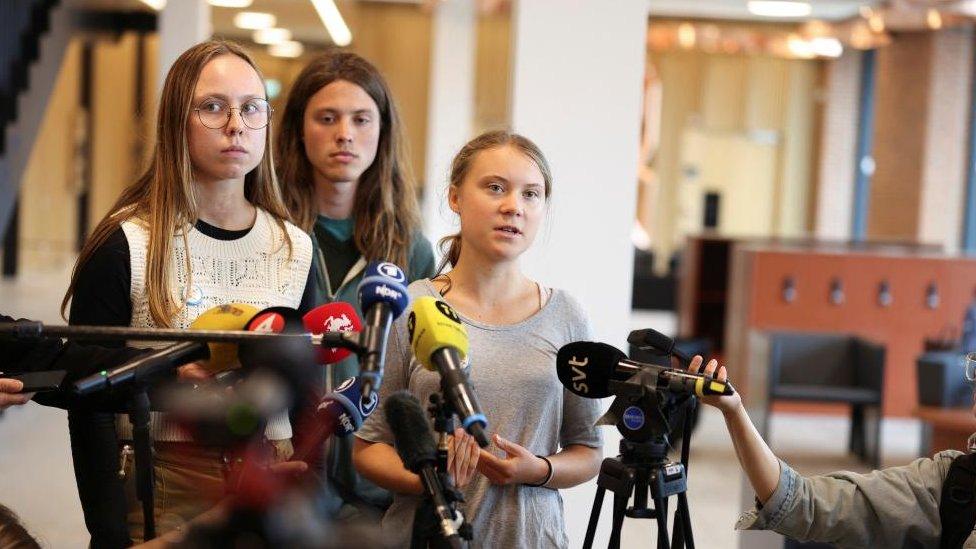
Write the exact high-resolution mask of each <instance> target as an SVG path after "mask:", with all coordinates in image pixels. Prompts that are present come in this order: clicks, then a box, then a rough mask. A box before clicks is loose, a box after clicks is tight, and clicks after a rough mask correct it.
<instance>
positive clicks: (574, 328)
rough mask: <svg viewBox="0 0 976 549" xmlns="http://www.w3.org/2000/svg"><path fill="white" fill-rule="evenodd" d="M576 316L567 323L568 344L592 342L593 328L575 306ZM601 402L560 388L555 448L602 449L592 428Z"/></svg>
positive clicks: (594, 428) (594, 425)
mask: <svg viewBox="0 0 976 549" xmlns="http://www.w3.org/2000/svg"><path fill="white" fill-rule="evenodd" d="M574 307H575V308H576V311H574V314H576V315H577V317H578V318H577V319H576V321H575V322H572V323H571V324H570V332H569V341H588V340H591V339H593V326H592V325H591V324H590V319H589V317H588V316H587V315H586V312H585V311H583V309H582V307H580V306H579V305H577V304H575V302H574ZM602 402H603V400H596V399H592V398H583V397H581V396H578V395H574V394H573V393H572V392H570V391H568V390H566V389H563V422H562V425H560V426H559V445H560V446H562V447H563V448H565V447H567V446H570V445H572V444H581V445H583V446H589V447H591V448H600V447H601V446H603V439H602V437H601V436H600V431H599V430H598V429H597V427H596V422H597V420H598V419H600V415H601V413H602V411H603V406H602V405H601V404H602Z"/></svg>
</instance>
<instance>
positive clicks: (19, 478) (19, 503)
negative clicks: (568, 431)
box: [0, 269, 918, 549]
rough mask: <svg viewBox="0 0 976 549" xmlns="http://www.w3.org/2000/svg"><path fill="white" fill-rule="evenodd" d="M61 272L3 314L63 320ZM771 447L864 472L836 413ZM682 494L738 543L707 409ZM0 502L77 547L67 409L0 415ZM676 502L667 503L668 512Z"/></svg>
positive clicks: (699, 527)
mask: <svg viewBox="0 0 976 549" xmlns="http://www.w3.org/2000/svg"><path fill="white" fill-rule="evenodd" d="M67 279H68V270H67V269H65V270H64V271H63V272H58V273H51V274H41V275H32V276H30V277H22V278H20V279H17V280H12V281H11V280H6V281H2V280H0V311H2V312H4V313H5V314H11V315H13V316H24V317H29V318H35V319H39V320H43V321H46V322H60V319H59V318H58V316H57V307H58V305H59V303H60V299H61V291H62V289H63V288H65V287H66V282H67ZM632 326H633V327H634V328H638V327H639V328H655V329H658V330H659V331H662V332H664V333H672V332H673V331H674V326H675V320H674V316H673V315H670V314H646V313H640V314H636V315H635V316H634V318H633V322H632ZM772 431H773V433H772V439H773V440H772V442H773V444H772V446H773V448H774V450H775V451H776V452H777V454H778V455H779V456H780V457H782V458H784V459H786V460H787V461H788V462H790V463H791V464H792V465H793V466H794V467H795V468H796V469H798V470H799V471H801V472H803V473H819V472H826V471H830V470H835V469H840V468H846V469H852V470H863V469H864V468H863V467H862V466H861V465H860V464H858V463H857V462H856V461H854V460H852V459H850V458H848V457H847V456H846V455H845V450H844V449H845V445H846V431H847V420H846V419H845V418H839V417H818V416H799V415H782V414H781V415H777V416H775V417H774V418H773V423H772ZM615 435H616V431H612V430H607V431H606V432H605V437H606V439H605V440H606V443H607V445H606V448H607V453H608V455H611V454H614V453H616V452H615V451H616V447H617V441H618V440H619V437H617V436H615ZM883 444H884V447H885V451H884V456H885V464H886V465H895V464H901V463H906V462H908V461H910V460H911V459H912V458H913V457H914V456H915V452H916V449H917V447H918V425H917V424H916V423H915V422H913V421H903V420H889V421H887V422H886V423H885V427H884V434H883ZM689 472H690V475H689V486H688V499H689V507H690V510H691V516H692V524H693V527H692V528H693V532H694V535H695V541H696V545H697V546H698V547H702V548H709V549H711V548H715V549H732V548H739V547H740V545H739V537H738V535H737V533H736V532H735V531H734V530H733V528H732V527H733V525H734V523H735V519H736V517H737V516H738V514H739V512H740V510H741V509H740V501H741V500H742V477H741V474H740V472H739V468H738V464H737V462H736V459H735V454H734V453H733V450H732V446H731V443H730V442H729V439H728V435H727V434H726V431H725V425H724V422H723V421H722V418H721V416H720V415H719V414H718V413H717V412H715V411H714V410H711V409H708V410H706V411H705V413H704V416H703V417H702V421H701V423H700V425H699V428H698V430H697V431H696V434H695V437H694V440H693V443H692V454H691V463H690V466H689ZM594 491H595V485H594V484H593V483H592V482H591V483H588V484H587V485H584V486H580V487H577V488H574V489H572V490H567V491H564V492H563V498H564V500H565V506H566V516H567V528H568V531H569V534H570V539H571V546H573V547H579V546H580V545H581V544H582V539H583V533H584V532H585V530H586V522H587V518H588V516H589V510H590V507H591V504H592V501H593V494H594ZM0 502H2V503H4V504H6V505H8V506H10V507H12V508H13V509H14V510H15V511H16V512H17V513H18V514H20V516H21V518H22V519H23V520H24V521H25V522H26V523H27V525H28V527H29V528H30V529H31V531H32V532H34V533H35V534H36V535H38V536H39V537H40V538H41V539H42V541H43V543H44V545H45V546H46V547H53V548H62V547H64V548H71V547H84V546H85V545H86V542H87V534H86V532H85V528H84V523H83V521H82V518H81V509H80V506H79V504H78V500H77V492H76V490H75V486H74V476H73V472H72V467H71V458H70V452H69V449H68V443H67V425H66V419H65V414H64V412H61V411H59V410H53V409H49V408H44V407H41V406H37V405H35V404H30V405H28V406H25V407H22V408H18V409H12V410H9V411H8V412H6V413H5V414H4V415H3V416H0ZM673 506H674V503H672V508H673ZM609 508H610V498H609V497H608V498H607V501H606V503H605V504H604V513H603V515H602V517H601V529H600V535H599V536H598V538H597V544H596V546H597V547H600V546H605V545H606V536H607V530H608V529H609V521H610V514H609ZM655 536H656V530H655V528H654V526H653V522H652V521H646V520H635V519H627V520H626V521H625V523H624V528H623V532H622V539H623V546H624V547H631V548H642V547H655V546H656V543H655Z"/></svg>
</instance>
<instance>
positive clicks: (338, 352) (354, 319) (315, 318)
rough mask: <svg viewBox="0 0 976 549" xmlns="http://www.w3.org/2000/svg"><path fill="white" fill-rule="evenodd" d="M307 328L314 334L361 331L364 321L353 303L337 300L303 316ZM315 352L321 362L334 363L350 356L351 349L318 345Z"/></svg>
mask: <svg viewBox="0 0 976 549" xmlns="http://www.w3.org/2000/svg"><path fill="white" fill-rule="evenodd" d="M302 322H304V323H305V329H306V330H308V331H309V332H311V333H313V334H321V333H323V332H359V331H362V329H363V323H362V322H361V321H360V320H359V315H357V314H356V310H355V309H353V307H352V305H350V304H348V303H346V302H345V301H336V302H334V303H326V304H325V305H319V306H318V307H316V308H314V309H312V310H311V311H309V312H307V313H305V316H304V317H302ZM315 352H316V353H317V355H318V361H319V364H334V363H336V362H339V361H340V360H342V359H344V358H346V357H347V356H349V354H350V353H351V351H350V350H349V349H341V348H338V347H318V348H317V349H316V350H315Z"/></svg>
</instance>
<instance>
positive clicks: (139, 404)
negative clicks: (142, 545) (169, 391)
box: [129, 390, 156, 541]
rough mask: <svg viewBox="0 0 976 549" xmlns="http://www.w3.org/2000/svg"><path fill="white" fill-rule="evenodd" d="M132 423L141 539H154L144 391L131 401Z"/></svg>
mask: <svg viewBox="0 0 976 549" xmlns="http://www.w3.org/2000/svg"><path fill="white" fill-rule="evenodd" d="M129 421H131V422H132V444H133V446H135V470H136V496H137V497H138V498H139V501H141V502H142V519H143V530H142V531H143V539H145V540H146V541H148V540H151V539H153V538H155V537H156V513H155V505H154V504H155V502H154V500H153V498H154V495H153V484H154V483H155V480H154V479H153V457H152V437H151V436H150V434H149V396H148V395H147V394H146V391H145V390H142V391H141V392H139V393H137V394H136V395H135V396H134V397H133V400H132V408H131V410H130V413H129Z"/></svg>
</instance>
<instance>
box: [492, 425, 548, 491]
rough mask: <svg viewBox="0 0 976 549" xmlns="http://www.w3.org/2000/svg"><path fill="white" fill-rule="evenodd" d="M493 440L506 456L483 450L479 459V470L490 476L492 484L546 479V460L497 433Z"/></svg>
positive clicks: (524, 482) (536, 481) (520, 482)
mask: <svg viewBox="0 0 976 549" xmlns="http://www.w3.org/2000/svg"><path fill="white" fill-rule="evenodd" d="M492 440H494V441H495V446H498V448H500V449H501V450H502V451H504V452H505V457H504V458H500V457H497V456H495V455H494V454H492V453H491V452H488V451H485V450H481V451H480V452H481V456H480V459H479V461H478V471H481V474H483V475H485V476H486V477H488V480H490V481H491V483H492V484H499V485H507V484H539V483H540V482H542V481H544V480H546V476H548V475H549V466H548V465H546V462H545V460H543V459H542V458H540V457H539V456H536V455H535V454H533V453H532V452H530V451H528V450H526V449H525V448H523V447H522V446H519V445H518V444H515V443H514V442H512V441H510V440H506V439H504V438H502V437H501V436H500V435H498V434H497V433H496V434H495V436H494V437H492Z"/></svg>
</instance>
